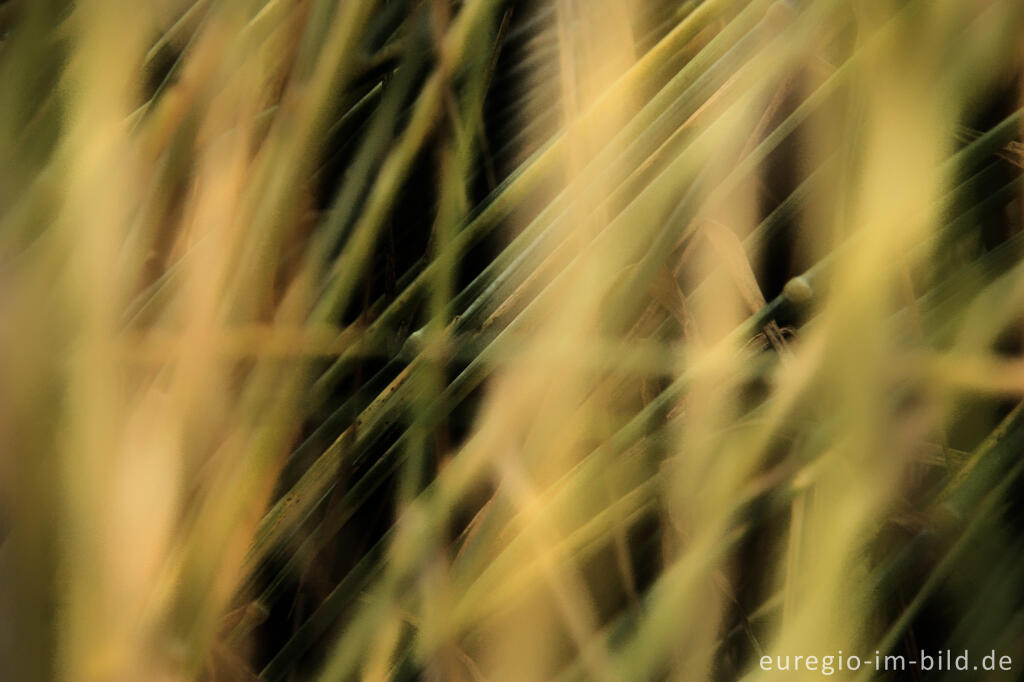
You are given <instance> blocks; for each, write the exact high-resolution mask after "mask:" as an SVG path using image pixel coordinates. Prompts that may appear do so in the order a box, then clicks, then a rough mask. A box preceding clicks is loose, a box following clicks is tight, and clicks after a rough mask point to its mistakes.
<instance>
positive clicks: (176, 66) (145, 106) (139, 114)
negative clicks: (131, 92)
mask: <svg viewBox="0 0 1024 682" xmlns="http://www.w3.org/2000/svg"><path fill="white" fill-rule="evenodd" d="M209 4H210V3H209V0H197V2H195V3H193V4H192V6H191V7H190V8H189V9H188V10H187V11H186V12H185V14H184V15H182V17H181V18H180V19H178V21H177V22H175V24H174V25H173V26H172V27H171V28H170V29H168V31H166V32H165V33H164V34H163V35H162V36H161V37H160V40H158V41H157V42H156V44H155V45H153V47H152V48H151V49H150V51H149V52H148V53H147V54H146V57H145V59H144V61H143V68H144V69H149V68H155V67H154V66H153V62H154V61H155V60H156V58H157V57H158V56H159V54H160V51H161V50H163V49H167V48H168V46H169V44H170V42H171V41H172V40H174V39H180V36H177V34H178V33H184V32H188V33H189V36H188V38H187V40H185V44H184V45H183V46H182V48H181V50H180V51H179V53H178V55H177V56H176V57H175V58H174V62H173V63H172V64H171V67H170V68H169V69H167V73H166V74H164V77H163V78H161V79H160V83H159V84H158V85H157V86H156V89H155V90H154V91H153V94H152V95H151V96H150V98H149V99H147V100H146V101H145V102H143V103H142V105H140V106H139V107H138V108H137V109H136V110H135V111H133V112H132V113H131V114H130V115H129V116H128V119H127V121H126V122H127V123H128V124H129V125H130V127H131V129H132V130H133V131H134V130H135V129H137V128H138V126H139V125H140V124H141V123H142V121H144V120H145V118H146V114H147V113H149V110H150V109H152V107H153V104H154V103H155V102H156V101H157V100H159V99H160V97H161V96H162V95H163V94H164V92H165V91H166V90H167V87H168V86H169V85H170V84H171V82H173V81H174V79H175V77H176V76H177V75H178V72H179V71H180V70H181V67H182V64H184V63H185V59H186V57H187V56H188V54H189V52H190V51H191V48H192V46H193V45H194V43H195V41H196V39H197V38H198V37H199V36H200V35H201V34H202V30H203V26H204V25H205V24H206V22H207V20H208V19H209V17H210V14H211V13H210V11H209ZM193 14H194V16H190V15H193ZM183 22H185V23H186V26H182V24H183ZM171 33H174V34H175V36H176V38H171V37H169V34H171Z"/></svg>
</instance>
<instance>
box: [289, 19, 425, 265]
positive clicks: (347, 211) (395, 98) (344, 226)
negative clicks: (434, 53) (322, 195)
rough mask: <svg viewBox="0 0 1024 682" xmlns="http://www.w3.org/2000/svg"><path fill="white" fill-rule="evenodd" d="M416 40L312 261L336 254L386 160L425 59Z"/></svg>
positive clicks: (364, 136)
mask: <svg viewBox="0 0 1024 682" xmlns="http://www.w3.org/2000/svg"><path fill="white" fill-rule="evenodd" d="M415 23H417V24H420V23H422V22H415ZM416 38H417V41H416V46H415V47H412V49H409V50H406V51H405V55H404V57H403V60H402V65H401V66H400V67H399V69H398V70H397V71H396V74H395V77H394V78H393V79H392V80H391V82H390V83H389V84H388V87H387V88H385V89H384V94H383V97H382V98H381V103H380V105H379V106H378V108H377V110H376V111H375V112H374V114H373V118H372V120H371V121H370V123H369V127H368V129H367V130H366V132H365V133H362V134H361V138H362V144H360V146H359V148H358V150H357V151H356V153H355V157H354V159H353V160H352V162H351V164H350V165H349V167H348V168H346V182H344V183H342V185H341V188H340V190H339V191H338V194H337V196H336V197H335V199H334V201H332V202H331V206H330V207H329V208H328V210H327V217H326V219H325V220H324V221H323V223H322V224H321V225H320V226H318V229H317V234H316V236H315V237H314V241H313V245H312V247H311V248H310V249H309V251H308V253H309V256H310V258H311V259H320V260H324V259H327V258H329V257H330V255H331V254H333V253H335V252H336V250H337V248H338V245H339V244H341V242H342V241H343V240H344V239H345V237H346V235H347V230H348V228H349V226H350V225H351V224H352V220H353V216H354V215H355V213H356V211H357V210H358V209H359V207H360V205H361V203H362V200H363V199H364V198H365V194H366V188H367V185H368V184H369V182H370V179H371V177H372V176H373V171H374V170H375V169H376V168H377V167H378V166H379V165H380V164H381V161H382V159H384V158H385V155H386V152H387V150H388V147H389V146H390V143H391V141H392V139H393V131H394V129H395V125H396V123H397V122H398V120H399V114H400V113H401V108H402V105H403V104H404V103H405V101H406V98H407V97H408V95H409V93H410V92H412V89H413V86H414V85H415V84H416V82H417V80H418V77H419V74H420V68H419V66H420V64H422V63H423V61H424V60H425V59H426V57H427V53H426V50H427V47H428V46H427V44H426V38H427V36H426V35H425V34H424V32H422V31H420V32H418V34H417V36H416ZM424 134H425V133H424ZM315 267H317V270H319V269H320V268H321V267H323V266H322V265H319V264H318V265H317V266H315Z"/></svg>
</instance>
